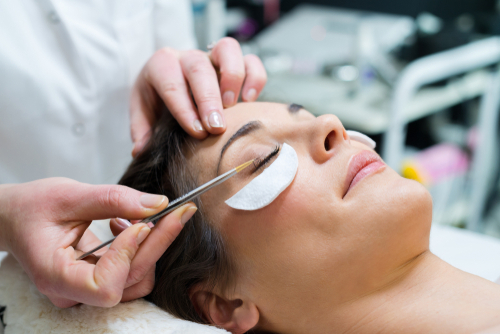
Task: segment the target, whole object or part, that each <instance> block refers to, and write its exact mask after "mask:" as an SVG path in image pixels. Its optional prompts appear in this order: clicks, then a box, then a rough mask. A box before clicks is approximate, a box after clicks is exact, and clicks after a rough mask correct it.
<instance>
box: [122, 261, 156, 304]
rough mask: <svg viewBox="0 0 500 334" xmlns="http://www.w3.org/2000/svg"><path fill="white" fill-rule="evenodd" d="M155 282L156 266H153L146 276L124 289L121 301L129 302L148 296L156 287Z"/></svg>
mask: <svg viewBox="0 0 500 334" xmlns="http://www.w3.org/2000/svg"><path fill="white" fill-rule="evenodd" d="M154 284H155V267H153V268H151V270H149V271H148V272H147V273H146V275H145V276H144V278H143V279H142V280H141V281H140V282H139V283H136V284H134V285H132V286H130V287H128V288H126V289H125V291H123V296H122V300H121V302H128V301H130V300H134V299H137V298H142V297H144V296H147V295H148V294H149V293H150V292H151V291H152V290H153V287H154Z"/></svg>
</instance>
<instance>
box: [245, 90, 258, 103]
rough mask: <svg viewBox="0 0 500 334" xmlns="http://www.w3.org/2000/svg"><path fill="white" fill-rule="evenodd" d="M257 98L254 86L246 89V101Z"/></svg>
mask: <svg viewBox="0 0 500 334" xmlns="http://www.w3.org/2000/svg"><path fill="white" fill-rule="evenodd" d="M256 99H257V91H256V90H255V88H250V89H249V90H248V91H247V99H246V100H247V101H255V100H256Z"/></svg>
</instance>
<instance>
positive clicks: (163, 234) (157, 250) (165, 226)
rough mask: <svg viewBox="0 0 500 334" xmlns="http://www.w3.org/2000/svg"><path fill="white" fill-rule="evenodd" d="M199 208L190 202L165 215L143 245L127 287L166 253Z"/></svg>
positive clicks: (138, 279)
mask: <svg viewBox="0 0 500 334" xmlns="http://www.w3.org/2000/svg"><path fill="white" fill-rule="evenodd" d="M196 210H197V208H196V206H195V205H194V204H193V203H188V204H185V205H183V206H181V207H180V208H178V209H177V210H175V211H173V212H172V213H170V214H168V215H167V216H165V217H163V218H162V219H161V220H160V221H159V222H158V223H157V224H156V226H155V227H154V228H153V229H152V231H151V234H150V236H149V237H148V239H147V240H146V242H144V244H143V245H142V246H141V248H140V249H139V251H138V252H137V255H136V256H135V257H134V260H133V261H132V264H131V267H130V273H129V276H128V279H127V283H126V287H129V286H132V285H134V284H136V283H138V282H140V281H141V280H143V279H144V277H145V275H146V274H147V273H148V272H149V271H150V270H151V269H152V268H153V269H154V267H155V264H156V261H158V260H159V259H160V257H161V256H162V255H163V253H165V251H166V250H167V248H168V247H169V246H170V245H171V244H172V242H174V240H175V238H177V236H178V235H179V233H180V232H181V230H182V228H183V226H184V224H185V223H186V222H187V221H188V220H189V219H190V218H191V217H192V216H193V214H194V213H195V212H196Z"/></svg>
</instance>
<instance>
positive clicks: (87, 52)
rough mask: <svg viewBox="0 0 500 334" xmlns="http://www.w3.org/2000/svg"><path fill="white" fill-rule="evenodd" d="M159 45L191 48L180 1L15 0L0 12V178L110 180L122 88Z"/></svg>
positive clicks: (120, 156) (120, 157)
mask: <svg viewBox="0 0 500 334" xmlns="http://www.w3.org/2000/svg"><path fill="white" fill-rule="evenodd" d="M163 46H171V47H174V48H178V49H188V48H193V47H195V46H196V44H195V38H194V33H193V22H192V8H191V3H190V1H189V0H104V1H103V0H85V1H68V0H15V1H5V2H3V4H2V6H1V10H0V119H1V122H0V143H1V145H0V183H10V182H25V181H30V180H34V179H39V178H44V177H51V176H66V177H70V178H74V179H77V180H79V181H82V182H89V183H115V182H116V181H117V180H118V178H119V177H120V176H121V174H122V173H123V171H124V169H125V167H126V165H127V164H128V162H129V161H130V151H131V149H132V143H131V140H130V135H129V133H130V130H129V116H128V112H129V107H128V106H129V94H130V90H131V86H132V84H133V82H134V81H135V79H136V77H137V74H138V73H139V71H140V69H141V68H142V66H143V65H144V64H145V62H146V61H147V59H148V58H149V57H150V56H151V55H152V54H153V53H154V51H155V50H156V49H158V48H160V47H163Z"/></svg>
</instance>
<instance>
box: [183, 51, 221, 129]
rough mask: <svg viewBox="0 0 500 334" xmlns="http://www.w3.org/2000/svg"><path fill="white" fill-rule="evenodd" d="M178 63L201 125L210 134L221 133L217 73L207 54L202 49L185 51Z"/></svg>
mask: <svg viewBox="0 0 500 334" xmlns="http://www.w3.org/2000/svg"><path fill="white" fill-rule="evenodd" d="M180 63H181V66H182V69H183V73H184V76H185V77H186V78H187V81H188V84H189V87H190V88H191V91H192V93H193V97H194V100H195V102H196V106H197V107H198V113H199V115H200V118H201V122H202V123H203V126H204V127H205V129H206V130H207V131H208V132H210V133H212V134H220V133H223V132H224V131H225V129H226V125H225V122H224V117H223V115H222V101H221V94H220V89H219V83H218V80H217V73H216V72H215V69H214V67H213V65H212V63H211V61H210V59H209V58H208V56H207V54H206V53H205V52H202V51H187V52H184V53H183V54H182V56H181V58H180Z"/></svg>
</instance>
